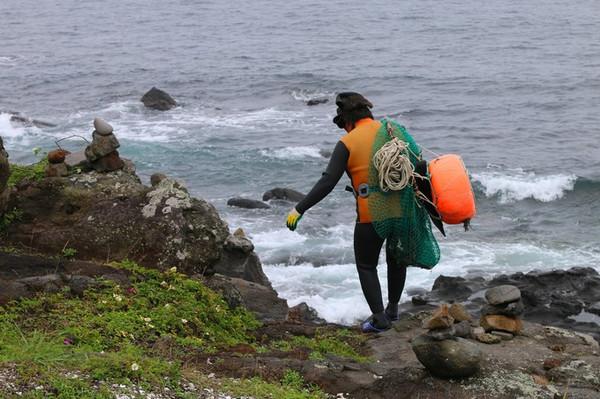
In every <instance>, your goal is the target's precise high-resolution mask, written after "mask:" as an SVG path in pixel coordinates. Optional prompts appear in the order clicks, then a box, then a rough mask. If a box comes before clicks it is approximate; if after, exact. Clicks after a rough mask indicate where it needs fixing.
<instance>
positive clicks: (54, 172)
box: [45, 162, 69, 177]
mask: <svg viewBox="0 0 600 399" xmlns="http://www.w3.org/2000/svg"><path fill="white" fill-rule="evenodd" d="M45 172H46V176H47V177H63V176H66V175H68V174H69V169H68V168H67V165H65V164H64V162H61V163H49V164H48V166H46V170H45Z"/></svg>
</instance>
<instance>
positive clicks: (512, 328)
mask: <svg viewBox="0 0 600 399" xmlns="http://www.w3.org/2000/svg"><path fill="white" fill-rule="evenodd" d="M485 299H486V300H487V302H488V303H487V304H485V305H484V306H483V307H482V309H481V320H480V325H481V327H482V328H483V330H484V331H485V334H477V335H476V338H477V340H479V341H481V342H485V343H497V342H500V341H501V340H510V339H512V338H513V337H514V336H515V335H518V334H519V333H520V332H521V330H522V329H523V322H522V321H521V318H520V317H519V316H520V315H521V314H522V313H523V310H524V306H523V301H522V300H521V291H520V290H519V288H517V287H515V286H514V285H500V286H497V287H493V288H490V289H489V290H487V291H486V293H485Z"/></svg>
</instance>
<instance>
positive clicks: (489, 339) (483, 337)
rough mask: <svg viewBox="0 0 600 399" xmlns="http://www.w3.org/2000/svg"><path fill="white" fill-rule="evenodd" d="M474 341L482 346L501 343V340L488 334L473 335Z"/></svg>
mask: <svg viewBox="0 0 600 399" xmlns="http://www.w3.org/2000/svg"><path fill="white" fill-rule="evenodd" d="M475 339H476V340H477V341H479V342H481V343H484V344H490V345H491V344H499V343H500V342H502V338H500V337H498V336H496V335H493V334H488V333H483V334H477V335H475Z"/></svg>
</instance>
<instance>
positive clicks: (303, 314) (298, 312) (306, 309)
mask: <svg viewBox="0 0 600 399" xmlns="http://www.w3.org/2000/svg"><path fill="white" fill-rule="evenodd" d="M288 320H289V321H291V322H295V323H314V324H325V323H326V321H325V320H324V319H322V318H320V317H319V314H318V313H317V311H316V310H315V309H313V308H311V307H310V306H308V305H307V304H306V302H302V303H299V304H298V305H296V306H293V307H291V308H290V310H289V313H288Z"/></svg>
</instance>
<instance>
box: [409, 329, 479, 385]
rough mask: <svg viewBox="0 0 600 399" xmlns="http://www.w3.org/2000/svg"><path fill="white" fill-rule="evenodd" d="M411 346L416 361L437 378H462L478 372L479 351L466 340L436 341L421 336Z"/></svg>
mask: <svg viewBox="0 0 600 399" xmlns="http://www.w3.org/2000/svg"><path fill="white" fill-rule="evenodd" d="M411 345H412V349H413V351H414V352H415V355H417V359H419V361H420V362H421V363H422V364H423V365H424V366H425V368H426V369H427V370H428V371H429V372H430V373H431V374H433V375H435V376H437V377H442V378H464V377H469V376H472V375H473V374H475V373H477V371H479V367H480V363H481V359H482V354H481V351H480V350H479V348H478V347H477V345H475V344H473V343H471V342H469V341H467V340H466V339H463V338H456V339H447V340H444V341H436V340H434V339H432V338H430V337H427V336H424V335H421V336H418V337H416V338H414V339H413V340H412V343H411Z"/></svg>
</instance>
